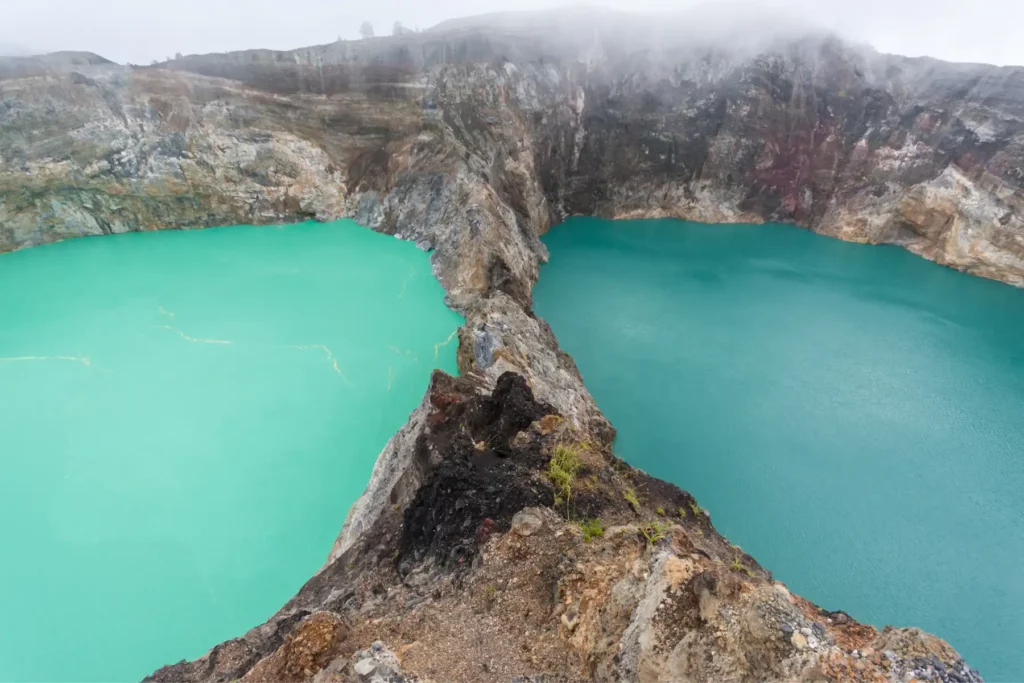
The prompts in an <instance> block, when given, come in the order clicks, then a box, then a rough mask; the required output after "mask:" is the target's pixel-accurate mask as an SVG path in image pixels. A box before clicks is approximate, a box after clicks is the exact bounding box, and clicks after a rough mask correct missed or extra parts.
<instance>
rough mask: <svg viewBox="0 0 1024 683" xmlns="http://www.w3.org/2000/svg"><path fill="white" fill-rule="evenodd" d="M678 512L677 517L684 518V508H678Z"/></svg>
mask: <svg viewBox="0 0 1024 683" xmlns="http://www.w3.org/2000/svg"><path fill="white" fill-rule="evenodd" d="M678 512H679V518H680V519H686V510H685V509H683V508H679V510H678Z"/></svg>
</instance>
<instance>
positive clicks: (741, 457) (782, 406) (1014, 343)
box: [534, 218, 1024, 681]
mask: <svg viewBox="0 0 1024 683" xmlns="http://www.w3.org/2000/svg"><path fill="white" fill-rule="evenodd" d="M545 242H546V243H547V245H548V247H549V249H550V250H551V261H550V263H549V264H548V265H546V266H545V267H544V268H543V270H542V274H541V279H540V282H539V284H538V286H537V287H536V290H535V293H534V294H535V300H536V310H537V312H538V313H539V314H540V315H542V316H543V317H544V318H546V319H547V320H548V321H549V322H550V323H551V324H552V326H553V328H554V331H555V333H556V334H557V336H558V339H559V342H560V343H561V344H562V346H563V348H565V349H566V350H567V351H568V352H569V353H571V354H572V355H573V357H574V358H575V359H576V361H577V363H578V364H579V367H580V370H581V371H582V373H583V376H584V378H585V380H586V382H587V386H588V387H589V388H590V390H591V392H593V394H594V396H595V398H596V399H597V402H598V404H599V405H600V407H601V408H602V409H603V410H604V411H605V413H606V414H607V416H608V417H609V418H610V419H611V420H612V422H613V424H614V425H615V426H616V427H617V428H618V430H619V437H618V442H617V450H618V452H619V454H620V455H622V456H623V457H624V458H625V459H626V460H627V461H629V462H630V463H631V464H633V465H635V466H637V467H640V468H642V469H644V470H646V471H647V472H649V473H651V474H653V475H655V476H657V477H660V478H663V479H667V480H669V481H672V482H674V483H676V484H679V485H680V486H681V487H683V488H686V489H688V490H689V491H691V492H692V493H693V494H694V495H695V496H696V497H697V498H698V499H699V500H700V502H701V504H702V505H703V506H704V507H706V508H708V509H709V510H710V511H711V512H712V514H713V520H714V522H715V525H716V527H717V528H718V529H719V531H721V532H722V533H724V534H726V535H727V536H728V537H729V538H730V540H732V541H733V542H734V543H738V544H740V545H742V546H743V548H744V550H746V551H747V552H749V553H751V554H752V555H754V556H755V557H756V558H757V559H758V560H759V561H760V562H761V563H762V564H763V565H764V566H765V567H766V568H768V569H770V570H771V571H773V572H774V574H775V576H776V578H777V579H779V580H781V581H783V582H785V583H786V584H788V585H789V586H790V587H791V588H792V589H793V590H795V591H797V592H798V593H800V594H802V595H804V596H805V597H807V598H809V599H811V600H814V601H815V602H817V603H818V604H820V605H822V606H824V607H827V608H829V609H843V610H846V611H848V612H850V613H851V614H852V615H854V616H855V617H857V618H858V619H861V620H863V621H868V622H870V623H873V624H875V625H878V626H882V625H884V624H893V625H899V626H919V627H922V628H924V629H926V630H928V631H930V632H932V633H936V634H938V635H939V636H941V637H943V638H945V639H946V640H948V641H949V642H950V643H951V644H952V645H953V646H954V647H956V648H957V649H958V650H959V651H960V653H961V654H963V655H964V656H965V657H966V658H967V660H968V662H969V663H970V664H972V665H973V666H974V667H976V668H978V669H979V670H980V671H981V673H982V675H984V676H986V677H987V679H988V680H992V681H1005V680H1024V583H1022V582H1021V581H1020V580H1019V576H1020V572H1021V567H1024V495H1022V491H1024V291H1022V290H1018V289H1015V288H1013V287H1010V286H1008V285H1004V284H1000V283H997V282H992V281H988V280H982V279H980V278H974V277H971V276H968V275H964V274H962V273H957V272H954V271H952V270H949V269H946V268H943V267H941V266H937V265H935V264H933V263H929V262H927V261H925V260H923V259H920V258H918V257H916V256H914V255H912V254H909V253H907V252H905V251H903V250H901V249H899V248H897V247H881V246H867V245H856V244H849V243H844V242H840V241H837V240H832V239H829V238H826V237H822V236H819V235H814V234H812V233H809V232H806V231H804V230H800V229H798V228H794V227H789V226H782V225H765V226H749V225H715V226H708V225H700V224H694V223H685V222H681V221H671V220H658V221H627V222H611V221H603V220H597V219H589V218H579V219H572V220H570V221H567V222H566V223H565V224H564V225H562V226H559V227H556V228H555V229H554V230H552V232H551V233H549V234H548V235H547V236H546V238H545Z"/></svg>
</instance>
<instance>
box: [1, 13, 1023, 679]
mask: <svg viewBox="0 0 1024 683" xmlns="http://www.w3.org/2000/svg"><path fill="white" fill-rule="evenodd" d="M585 33H586V38H585V39H583V38H580V37H579V35H580V33H579V32H577V33H569V34H565V35H564V36H563V39H559V40H552V39H550V38H545V37H544V36H541V35H539V34H536V33H533V32H531V31H528V30H527V31H521V32H517V33H511V32H501V31H489V30H480V29H475V28H456V29H452V30H451V31H450V32H440V33H429V34H420V35H415V36H409V37H401V38H395V39H378V40H373V41H363V42H359V43H339V44H335V45H330V46H323V47H319V48H309V49H305V50H299V51H295V52H270V51H252V52H245V53H236V54H230V55H211V56H197V57H189V58H185V59H182V60H177V61H175V62H172V63H169V64H166V65H163V66H161V67H159V68H145V69H130V68H124V67H119V66H116V65H111V64H107V63H103V62H102V60H98V59H96V60H94V59H91V58H82V57H81V56H77V57H74V58H69V57H67V56H64V57H56V58H52V59H49V60H44V61H35V62H32V63H30V64H29V63H24V62H18V63H17V64H13V63H11V62H3V61H0V250H10V249H16V248H20V247H24V246H30V245H34V244H41V243H45V242H49V241H53V240H56V239H62V238H65V237H72V236H79V235H98V234H105V233H112V232H122V231H126V230H144V229H161V228H189V227H202V226H209V225H220V224H232V223H264V222H280V221H287V220H293V219H300V218H308V217H317V218H321V219H332V218H338V217H342V216H350V217H354V218H356V219H357V220H359V221H360V222H362V223H364V224H365V225H368V226H370V227H372V228H374V229H376V230H379V231H382V232H386V233H389V234H395V235H398V236H401V237H404V238H407V239H414V240H416V241H417V242H418V243H419V244H421V245H422V246H424V247H428V248H431V249H433V250H434V251H433V261H434V264H435V272H436V273H437V276H438V278H439V279H440V280H441V282H442V284H443V285H444V286H445V288H446V291H447V293H448V297H449V301H450V303H451V305H452V306H453V307H455V308H456V309H458V310H459V311H460V312H462V313H464V314H465V316H466V325H465V326H464V327H463V328H462V329H461V330H460V332H459V368H460V371H461V374H462V378H461V379H459V380H454V379H452V378H448V377H445V376H443V375H437V376H436V377H435V378H434V381H433V383H432V386H431V389H430V391H429V392H428V395H427V396H426V397H425V399H424V402H423V404H422V405H421V406H420V408H419V409H418V410H417V411H415V412H414V413H413V415H412V416H411V418H410V421H409V423H408V424H407V425H406V426H405V427H403V429H402V430H401V431H400V432H399V433H398V434H396V435H395V437H393V438H392V440H391V441H390V442H389V444H388V446H387V447H386V448H385V450H384V452H383V453H382V454H381V456H380V458H379V460H378V463H377V465H376V467H375V470H374V473H373V476H372V479H371V481H370V483H369V486H368V488H367V490H366V492H365V493H364V495H363V496H362V497H361V498H360V500H359V501H358V502H357V504H356V505H355V506H354V507H353V509H352V511H351V513H350V515H349V519H348V521H347V522H346V525H345V528H344V530H343V531H342V533H341V535H340V536H339V538H338V541H337V543H336V545H335V547H334V549H333V550H332V552H331V554H330V557H329V560H328V563H327V564H326V565H325V567H324V568H323V569H322V570H321V572H320V573H319V574H318V575H317V576H316V577H314V578H313V579H312V580H311V581H310V582H309V584H307V586H306V587H304V588H303V590H302V591H301V592H300V594H299V595H298V596H296V598H295V599H294V600H293V601H291V602H290V603H289V604H288V605H286V606H285V607H284V608H282V610H281V612H279V613H278V614H277V615H275V616H274V617H273V618H272V619H271V620H270V621H269V622H268V623H267V624H265V625H263V626H261V627H258V628H256V629H254V630H253V631H251V632H250V633H248V634H246V635H245V636H243V637H241V638H239V639H236V640H233V641H230V642H228V643H225V644H222V645H220V646H218V647H217V648H215V649H214V650H212V651H211V652H210V654H208V655H207V656H205V657H203V658H202V659H200V660H197V661H196V662H191V663H182V664H179V665H175V666H173V667H168V668H166V669H163V670H161V671H159V672H157V673H156V674H155V675H154V676H155V679H156V680H168V681H170V680H174V681H178V680H196V681H198V680H232V679H237V678H243V677H244V680H251V681H259V680H309V679H313V678H314V677H315V679H316V680H318V681H328V680H348V679H351V678H357V679H359V680H378V679H380V680H401V679H403V678H406V679H410V680H412V679H414V678H416V677H417V676H419V677H421V678H434V679H436V680H508V678H509V676H512V675H523V676H539V675H542V674H545V675H548V676H549V678H548V679H545V680H574V679H579V678H590V677H596V678H601V679H605V680H748V679H750V680H753V679H766V678H768V679H783V678H784V679H793V678H801V677H803V678H809V679H810V678H814V679H817V678H826V679H831V680H856V679H862V680H886V679H888V680H903V679H904V678H906V677H909V676H915V675H924V674H927V675H929V676H933V677H937V679H939V680H973V679H974V678H975V677H976V674H974V673H973V672H971V671H970V670H969V669H968V668H967V667H966V665H965V664H964V663H963V661H962V659H960V658H959V656H958V655H957V654H956V653H955V652H954V651H953V650H952V649H951V648H950V647H949V646H948V645H946V644H945V643H943V642H942V641H940V640H938V639H936V638H934V637H932V636H927V635H926V634H922V633H920V632H919V631H916V630H913V629H910V630H905V629H889V630H886V631H884V632H882V633H879V632H877V631H875V630H874V629H872V628H871V627H868V626H864V625H860V624H857V623H856V622H855V621H853V620H852V619H850V618H849V617H848V616H847V615H845V614H843V613H841V612H825V611H823V610H819V609H818V608H816V607H814V606H813V605H811V604H810V603H808V602H806V601H804V600H802V599H800V598H797V597H795V596H792V595H790V594H789V593H788V591H786V590H785V588H784V587H782V586H781V585H780V584H777V583H775V582H773V581H772V580H771V577H770V575H768V574H767V573H766V572H765V571H764V570H762V569H761V568H760V567H758V566H757V564H756V562H755V561H754V560H753V558H750V557H749V556H746V555H744V554H743V553H742V551H740V550H739V549H737V548H734V547H732V546H730V545H729V544H728V542H727V541H726V540H725V539H723V538H722V537H720V536H719V535H718V534H717V533H716V532H715V531H714V528H713V527H712V526H711V524H710V521H709V520H708V519H707V518H706V516H704V515H703V513H701V512H700V511H699V508H697V507H696V506H695V505H694V504H693V500H692V498H689V496H688V495H687V494H685V493H683V492H682V491H680V490H678V489H676V488H675V487H671V486H668V485H666V484H664V483H663V482H657V481H655V480H652V479H650V478H648V477H646V476H645V475H643V473H640V472H636V471H634V470H631V469H630V468H629V467H627V466H626V465H624V464H623V463H621V462H619V461H617V460H616V459H615V458H614V457H613V456H612V455H611V453H610V450H609V446H610V443H611V440H612V438H613V435H614V430H613V429H612V427H611V425H609V424H608V422H607V420H606V419H605V418H604V417H603V416H602V415H601V413H600V411H599V409H598V408H597V406H596V405H595V404H594V401H593V399H592V398H591V397H590V395H589V393H588V392H587V390H586V388H585V387H584V386H583V382H582V379H581V377H580V375H579V372H578V371H577V370H576V367H575V365H574V363H573V362H572V359H571V358H569V357H568V356H567V355H566V354H565V353H564V352H562V351H561V350H560V349H559V348H558V344H557V341H556V340H555V337H554V335H553V334H552V333H551V330H550V329H549V328H548V326H547V325H546V324H545V323H544V322H543V321H542V320H539V319H538V318H536V317H535V316H534V315H533V313H532V311H531V289H532V286H533V284H534V282H535V281H536V278H537V275H538V272H539V266H540V264H541V263H542V262H543V261H544V260H545V259H546V258H547V254H546V251H545V249H544V247H543V245H542V244H541V242H540V241H539V235H540V234H542V233H543V232H544V231H545V230H546V229H547V228H548V227H549V226H550V225H551V224H552V223H553V222H556V221H558V220H560V219H561V218H562V217H564V216H566V215H568V214H572V213H596V214H600V215H609V216H640V215H642V216H659V215H664V216H679V217H686V218H694V219H699V220H708V221H721V220H751V221H761V220H788V221H793V222H796V223H799V224H801V225H804V226H807V227H809V228H812V229H815V230H819V231H821V232H826V233H829V234H834V235H836V236H839V237H842V238H845V239H857V240H863V241H888V242H896V243H900V244H904V245H906V246H907V247H908V248H911V249H914V250H915V251H918V252H920V253H922V254H924V255H925V256H927V257H929V258H933V259H935V260H938V261H941V262H944V263H948V264H950V265H953V266H955V267H958V268H963V269H965V270H969V271H971V272H976V273H978V274H981V275H985V276H988V277H994V278H998V279H1002V280H1005V281H1007V282H1013V283H1017V284H1024V260H1022V259H1024V224H1022V216H1024V214H1022V212H1021V203H1022V201H1024V199H1022V193H1021V191H1020V183H1021V182H1024V178H1022V177H1021V168H1022V163H1021V161H1022V159H1024V137H1022V132H1021V131H1022V130H1024V126H1022V125H1021V114H1022V110H1024V107H1022V99H1024V89H1022V87H1021V80H1022V73H1024V72H1022V71H1020V70H1014V69H995V68H991V67H983V66H957V65H949V64H942V63H939V62H932V61H928V60H906V59H902V58H897V57H887V56H882V55H877V54H874V53H870V52H868V51H865V50H860V49H853V48H850V47H849V46H846V45H843V44H842V43H840V42H838V41H836V40H834V39H828V38H820V37H814V36H805V37H803V38H801V39H799V40H796V39H794V40H787V41H782V42H774V43H770V44H765V45H763V46H761V47H759V48H757V49H743V50H736V49H723V48H721V47H706V46H705V47H700V46H699V45H697V44H690V45H688V46H687V47H685V48H680V47H677V41H672V40H667V41H666V40H663V41H653V42H651V44H650V45H648V46H647V47H645V48H644V49H639V48H636V47H629V46H628V45H623V44H621V41H618V40H616V39H614V38H613V37H612V36H611V35H607V37H604V36H606V34H604V33H602V32H601V31H599V30H597V29H595V30H593V31H588V32H585ZM524 380H525V381H524ZM566 448H568V449H570V450H571V451H572V452H574V453H576V454H577V456H578V457H579V462H578V467H577V468H576V469H575V470H574V472H575V473H574V475H573V477H575V479H574V480H573V481H574V482H575V491H576V493H575V494H572V495H571V496H569V495H568V494H567V492H566V491H564V490H560V489H557V488H556V487H555V486H554V485H553V482H557V481H558V478H557V476H552V471H551V468H552V464H551V461H552V459H555V464H556V466H557V465H558V458H560V457H564V456H565V449H566ZM559 453H561V456H560V455H559ZM562 464H563V465H564V463H562ZM569 497H571V498H572V500H573V501H574V502H573V505H572V506H570V505H568V500H567V498H569ZM527 507H528V508H530V510H528V511H527V512H525V513H523V514H522V515H519V514H517V513H518V511H519V510H520V509H521V508H527ZM596 516H600V517H601V518H602V519H603V520H605V522H606V524H608V525H609V527H610V528H609V530H608V533H607V534H606V535H605V537H604V538H603V540H592V541H591V542H590V543H584V541H583V538H582V537H581V532H580V531H579V530H578V529H577V528H576V527H575V526H573V525H572V524H569V523H568V521H567V520H568V519H574V520H579V519H582V518H585V517H596ZM517 518H518V522H517V521H516V519H517ZM612 527H614V531H613V530H612ZM541 530H543V531H541ZM535 532H536V536H535ZM467 596H468V597H467ZM495 605H500V606H501V610H500V611H499V612H498V613H492V608H493V607H494V606H495ZM480 638H486V640H485V641H481V640H480ZM374 640H380V641H382V643H381V645H380V647H376V648H370V645H371V643H373V641H374ZM883 653H884V654H883ZM375 676H376V677H377V678H374V677H375ZM533 680H538V679H533Z"/></svg>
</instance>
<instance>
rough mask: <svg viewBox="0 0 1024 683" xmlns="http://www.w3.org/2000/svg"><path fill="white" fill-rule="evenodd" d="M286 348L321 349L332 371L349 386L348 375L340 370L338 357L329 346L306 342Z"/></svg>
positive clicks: (301, 349) (300, 349)
mask: <svg viewBox="0 0 1024 683" xmlns="http://www.w3.org/2000/svg"><path fill="white" fill-rule="evenodd" d="M287 348H289V349H298V350H299V351H313V350H319V351H323V352H324V355H326V356H327V360H329V361H330V362H331V367H333V368H334V371H335V372H336V373H338V376H339V377H341V379H342V380H344V382H345V384H347V385H348V386H350V387H351V386H352V383H351V382H349V381H348V377H346V376H345V373H344V372H342V370H341V366H340V365H338V359H337V358H335V357H334V353H333V352H332V351H331V350H330V349H329V348H327V347H326V346H324V345H323V344H306V345H297V344H296V345H292V346H289V347H287Z"/></svg>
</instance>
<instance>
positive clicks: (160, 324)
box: [0, 221, 460, 681]
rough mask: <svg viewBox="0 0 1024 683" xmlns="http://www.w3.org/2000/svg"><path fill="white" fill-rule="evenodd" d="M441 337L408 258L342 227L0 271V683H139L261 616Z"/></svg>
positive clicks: (136, 244)
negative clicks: (0, 552)
mask: <svg viewBox="0 0 1024 683" xmlns="http://www.w3.org/2000/svg"><path fill="white" fill-rule="evenodd" d="M459 324H460V318H459V316H457V315H456V314H454V313H453V312H451V311H450V310H448V309H447V308H446V307H445V306H444V303H443V291H442V289H441V286H440V285H439V284H438V283H437V281H436V280H435V278H434V277H433V276H432V274H431V269H430V264H429V260H428V256H427V254H425V253H423V252H421V251H419V250H418V249H416V247H415V246H414V245H412V244H410V243H403V242H399V241H398V240H395V239H393V238H390V237H386V236H383V235H378V234H375V233H372V232H370V231H369V230H366V229H363V228H360V227H359V226H357V225H355V224H354V223H351V222H347V221H343V222H338V223H334V224H326V225H320V224H302V225H294V226H288V227H286V228H278V227H260V228H253V227H246V228H240V227H239V228H220V229H214V230H204V231H195V232H165V233H152V234H130V235H119V236H113V237H103V238H95V239H82V240H73V241H70V242H64V243H61V244H55V245H50V246H46V247H39V248H34V249H29V250H26V251H22V252H17V253H14V254H6V255H3V256H0V444H2V445H0V465H2V467H3V473H2V476H0V527H2V530H3V539H4V541H3V544H4V553H3V560H2V561H0V616H2V623H0V680H4V681H14V680H19V681H26V680H36V681H57V680H65V681H88V680H106V681H111V680H137V679H139V678H141V677H142V676H145V675H146V674H147V673H149V672H151V671H152V670H153V669H155V668H157V667H159V666H161V665H163V664H166V663H171V662H175V661H178V660H180V659H182V658H194V657H197V656H199V655H201V654H203V653H204V652H205V651H206V650H207V649H208V648H210V647H212V646H213V645H214V644H216V643H217V642H219V641H222V640H225V639H227V638H231V637H234V636H238V635H240V634H242V633H243V632H245V631H246V630H248V629H249V628H251V627H253V626H255V625H257V624H259V623H261V622H262V621H264V620H265V619H266V618H267V617H269V616H270V615H271V614H273V613H274V612H275V611H276V610H277V609H278V608H279V607H281V605H283V604H284V602H285V601H286V600H287V599H288V598H290V597H291V596H292V595H293V594H294V593H295V591H296V590H297V589H298V588H299V587H300V586H301V585H302V584H303V582H304V581H305V580H306V579H308V578H309V577H310V576H311V575H312V574H313V573H314V572H315V571H316V570H317V569H318V568H319V567H320V566H321V565H322V564H323V562H324V560H325V559H326V557H327V553H328V551H329V550H330V547H331V544H332V543H333V541H334V539H335V537H336V535H337V533H338V531H339V530H340V528H341V525H342V522H343V521H344V518H345V515H346V513H347V511H348V508H349V506H350V505H351V504H352V503H353V502H354V501H355V498H356V497H357V496H358V495H359V494H360V493H361V492H362V490H363V489H364V487H365V486H366V482H367V480H368V479H369V474H370V471H371V469H372V467H373V463H374V460H375V458H376V456H377V454H378V452H379V451H380V449H381V448H382V447H383V445H384V443H385V442H386V441H387V439H388V438H389V437H390V436H391V434H392V433H393V432H394V431H395V430H396V429H397V428H398V427H400V426H401V425H402V423H404V422H405V420H406V418H407V417H408V414H409V412H410V411H411V410H412V409H413V408H415V406H416V405H417V404H418V403H419V401H420V399H421V398H422V395H423V392H424V391H425V389H426V386H427V383H428V381H429V376H430V372H431V369H432V368H434V367H442V368H444V369H446V370H448V371H451V372H453V371H454V370H455V346H456V344H455V343H447V344H446V343H445V342H446V341H448V340H449V339H450V338H451V335H452V334H453V332H454V331H455V329H456V327H457V326H458V325H459Z"/></svg>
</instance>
